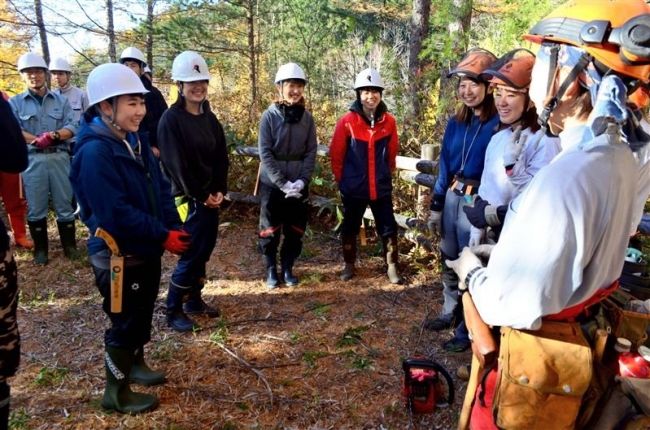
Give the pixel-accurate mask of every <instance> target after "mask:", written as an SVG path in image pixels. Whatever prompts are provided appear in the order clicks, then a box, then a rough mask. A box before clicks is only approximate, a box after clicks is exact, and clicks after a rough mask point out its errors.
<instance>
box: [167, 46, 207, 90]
mask: <svg viewBox="0 0 650 430" xmlns="http://www.w3.org/2000/svg"><path fill="white" fill-rule="evenodd" d="M209 80H210V72H209V71H208V65H207V63H206V62H205V60H204V59H203V57H201V56H200V55H199V54H197V53H196V52H194V51H183V52H181V53H180V54H178V55H177V56H176V58H174V62H173V63H172V81H180V82H195V81H209Z"/></svg>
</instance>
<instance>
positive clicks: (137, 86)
mask: <svg viewBox="0 0 650 430" xmlns="http://www.w3.org/2000/svg"><path fill="white" fill-rule="evenodd" d="M86 89H87V91H88V103H89V104H90V105H91V106H92V105H95V104H97V103H99V102H101V101H102V100H107V99H110V98H111V97H115V96H121V95H124V94H146V93H148V92H149V91H147V89H146V88H145V87H144V85H142V81H141V80H140V77H139V76H138V75H136V74H135V72H134V71H133V70H131V69H129V68H128V67H126V66H125V65H123V64H118V63H106V64H101V65H99V66H97V67H95V68H94V69H93V70H92V72H90V74H89V75H88V82H87V83H86Z"/></svg>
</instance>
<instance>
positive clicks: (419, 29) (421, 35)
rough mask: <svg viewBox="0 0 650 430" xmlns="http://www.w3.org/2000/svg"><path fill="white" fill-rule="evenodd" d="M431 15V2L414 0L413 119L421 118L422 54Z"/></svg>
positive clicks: (411, 56)
mask: <svg viewBox="0 0 650 430" xmlns="http://www.w3.org/2000/svg"><path fill="white" fill-rule="evenodd" d="M430 13H431V0H413V11H412V14H411V35H410V37H409V94H410V98H411V110H412V111H411V115H410V117H411V119H412V120H413V121H416V122H417V120H418V119H419V118H420V114H421V110H422V107H421V103H420V96H419V94H420V93H421V91H420V89H421V88H420V86H421V74H422V61H421V60H420V52H421V51H422V43H423V42H424V39H425V38H426V37H427V34H428V32H429V15H430Z"/></svg>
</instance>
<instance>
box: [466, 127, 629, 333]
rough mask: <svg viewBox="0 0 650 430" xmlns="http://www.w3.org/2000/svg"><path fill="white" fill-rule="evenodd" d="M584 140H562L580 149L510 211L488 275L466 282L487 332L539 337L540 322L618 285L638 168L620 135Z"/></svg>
mask: <svg viewBox="0 0 650 430" xmlns="http://www.w3.org/2000/svg"><path fill="white" fill-rule="evenodd" d="M587 135H588V133H585V127H574V128H572V129H570V130H567V131H565V132H564V133H563V134H562V135H561V139H562V141H563V142H564V141H565V140H566V141H567V142H580V143H579V144H576V145H573V146H571V147H570V148H568V149H566V150H564V151H563V152H562V153H561V154H560V155H558V156H557V157H556V158H555V159H554V160H553V161H552V162H551V163H550V164H549V165H548V166H546V167H545V168H544V169H541V170H540V171H539V172H538V173H537V175H536V176H535V177H534V178H533V180H532V181H531V182H530V183H529V184H528V186H527V187H526V189H525V190H524V191H523V193H522V194H521V195H520V196H519V197H518V198H517V199H515V200H514V201H513V202H512V203H511V205H510V211H509V214H508V217H507V218H506V222H505V225H504V228H503V231H502V233H501V237H500V239H499V242H498V243H497V244H496V245H495V247H494V249H493V251H492V255H491V257H490V261H489V263H488V265H487V267H485V268H482V269H480V270H479V271H477V272H476V274H475V275H474V276H473V277H472V278H471V280H470V282H469V290H470V293H471V294H472V297H473V300H474V303H475V305H476V308H477V309H478V311H479V313H480V315H481V317H482V318H483V320H484V321H485V322H486V323H487V324H490V325H497V326H509V327H514V328H519V329H538V328H539V327H540V326H541V318H542V317H543V316H545V315H552V314H555V313H557V312H560V311H562V310H564V309H566V308H568V307H571V306H574V305H577V304H579V303H582V302H584V301H585V300H587V299H589V298H590V297H591V296H593V295H594V294H595V293H596V292H597V291H598V290H599V289H602V288H606V287H608V286H609V285H611V283H612V282H614V281H615V280H616V279H617V278H618V277H619V275H620V273H621V269H622V267H623V255H624V252H625V249H626V247H627V240H628V230H629V220H630V219H631V216H632V210H633V206H634V204H633V203H634V198H635V195H636V192H637V180H638V176H637V174H636V173H635V172H637V171H638V165H637V163H636V161H635V159H634V157H633V155H632V151H631V150H630V148H629V147H628V145H627V144H626V143H625V142H623V141H622V140H621V139H620V137H619V136H618V135H614V134H613V135H610V134H602V135H600V136H598V137H597V138H596V139H594V140H591V139H589V140H585V138H584V136H587ZM585 142H586V143H585ZM563 146H565V145H563Z"/></svg>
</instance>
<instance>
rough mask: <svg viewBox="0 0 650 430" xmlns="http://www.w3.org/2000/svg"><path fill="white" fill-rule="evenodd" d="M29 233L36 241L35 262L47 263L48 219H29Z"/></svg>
mask: <svg viewBox="0 0 650 430" xmlns="http://www.w3.org/2000/svg"><path fill="white" fill-rule="evenodd" d="M27 224H28V225H29V233H30V234H31V235H32V240H33V241H34V263H36V264H41V265H45V264H47V245H48V243H47V219H46V218H43V219H39V220H38V221H28V222H27Z"/></svg>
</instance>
